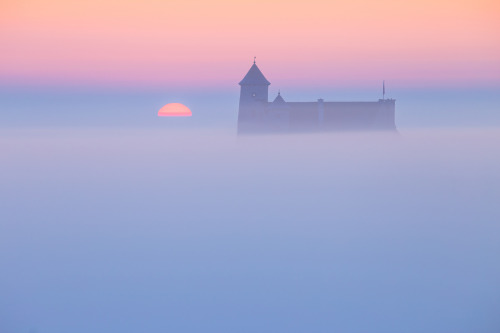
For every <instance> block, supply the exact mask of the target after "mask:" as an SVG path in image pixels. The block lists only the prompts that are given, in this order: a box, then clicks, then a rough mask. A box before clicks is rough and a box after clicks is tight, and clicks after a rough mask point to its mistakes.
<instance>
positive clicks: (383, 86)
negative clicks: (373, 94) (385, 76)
mask: <svg viewBox="0 0 500 333" xmlns="http://www.w3.org/2000/svg"><path fill="white" fill-rule="evenodd" d="M382 100H385V80H384V81H382Z"/></svg>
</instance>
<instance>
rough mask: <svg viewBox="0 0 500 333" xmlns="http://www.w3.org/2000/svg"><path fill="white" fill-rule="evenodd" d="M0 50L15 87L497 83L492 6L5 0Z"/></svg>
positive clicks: (497, 11) (498, 32)
mask: <svg viewBox="0 0 500 333" xmlns="http://www.w3.org/2000/svg"><path fill="white" fill-rule="evenodd" d="M0 41H1V44H0V48H1V49H0V51H1V52H0V54H1V56H0V57H1V62H0V80H1V81H3V82H15V83H17V84H19V83H20V84H28V83H29V84H72V85H89V84H96V85H118V86H120V85H126V86H134V85H137V86H165V85H166V86H202V87H205V86H213V85H221V86H232V85H234V84H236V83H237V82H238V81H239V80H240V79H241V78H242V77H243V76H244V74H245V73H246V71H247V70H248V69H249V67H250V65H251V62H252V59H253V56H254V55H255V56H257V63H258V65H259V66H260V68H261V69H262V70H263V72H264V74H265V75H266V76H267V77H268V78H269V80H270V81H271V82H272V83H276V84H281V85H332V86H343V85H347V86H351V85H367V84H373V83H374V82H379V81H380V80H382V79H385V80H389V81H391V82H394V83H397V84H398V85H404V86H418V85H428V84H430V85H438V86H443V85H444V86H448V85H452V86H453V85H480V86H494V85H498V84H500V3H499V2H498V1H496V0H495V1H493V0H491V1H490V0H476V1H472V0H469V1H460V0H453V1H452V0H443V1H439V0H435V1H430V0H421V1H418V2H417V1H390V0H380V1H367V0H366V1H362V0H350V1H335V0H333V1H325V0H309V1H302V0H301V1H297V0H288V1H282V0H279V1H272V0H271V1H263V0H253V1H230V0H214V1H200V0H198V1H196V0H184V1H168V0H167V1H165V0H162V1H160V0H144V1H131V0H124V1H116V0H113V1H96V0H88V1H62V0H58V1H51V0H48V1H38V0H7V1H6V2H5V1H2V4H0Z"/></svg>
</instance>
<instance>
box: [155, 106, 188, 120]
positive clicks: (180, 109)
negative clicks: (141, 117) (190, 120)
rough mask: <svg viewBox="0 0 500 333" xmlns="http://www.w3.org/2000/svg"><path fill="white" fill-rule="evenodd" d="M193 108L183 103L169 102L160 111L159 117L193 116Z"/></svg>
mask: <svg viewBox="0 0 500 333" xmlns="http://www.w3.org/2000/svg"><path fill="white" fill-rule="evenodd" d="M191 115H192V113H191V110H189V108H188V107H187V106H185V105H184V104H181V103H169V104H167V105H165V106H164V107H162V108H161V109H160V111H158V117H191Z"/></svg>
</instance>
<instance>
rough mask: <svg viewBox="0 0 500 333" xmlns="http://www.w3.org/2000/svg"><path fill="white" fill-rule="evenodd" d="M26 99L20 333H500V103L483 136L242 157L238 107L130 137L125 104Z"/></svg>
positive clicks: (3, 271)
mask: <svg viewBox="0 0 500 333" xmlns="http://www.w3.org/2000/svg"><path fill="white" fill-rule="evenodd" d="M9 96H10V97H8V98H4V99H3V101H2V102H0V106H2V108H3V109H2V110H1V112H0V119H3V125H2V126H0V127H1V128H0V152H1V157H0V170H1V173H0V184H1V186H0V208H1V209H0V332H2V333H4V332H5V333H35V332H36V333H68V332H71V333H89V332H92V333H101V332H102V333H110V332H120V333H138V332H173V333H187V332H189V333H191V332H216V333H226V332H227V333H229V332H231V333H233V332H241V333H271V332H273V333H275V332H283V333H295V332H297V333H303V332H308V333H331V332H342V333H372V332H373V333H379V332H380V333H401V332H408V333H498V332H499V331H500V315H499V314H500V259H499V258H500V222H499V221H500V204H499V202H500V172H499V170H500V154H499V151H500V149H499V146H500V127H499V126H496V123H495V121H493V120H494V119H498V118H495V116H493V115H492V114H493V113H492V112H491V110H493V109H494V108H495V107H497V106H498V105H500V104H498V103H496V100H495V101H494V102H493V103H490V104H488V105H484V108H482V109H481V108H479V109H470V111H469V113H466V114H467V117H470V118H472V117H473V116H472V114H473V113H475V114H476V115H477V114H480V115H483V117H482V118H481V117H480V120H481V119H482V121H483V122H484V124H481V121H479V122H477V123H475V124H474V126H459V123H458V122H455V123H453V124H452V125H454V126H447V127H444V126H443V127H439V126H437V125H435V126H419V125H421V124H418V122H416V121H415V122H412V120H411V119H412V117H414V118H415V119H418V117H417V116H416V115H414V114H413V113H412V115H411V116H408V115H407V116H405V113H406V114H408V113H410V112H409V111H408V110H409V109H408V108H403V107H402V108H401V114H402V115H401V118H399V121H400V123H399V124H398V126H399V133H392V134H382V133H330V134H326V133H325V134H302V135H280V136H274V135H265V136H258V137H252V136H247V137H237V136H236V135H235V123H234V120H235V119H236V117H235V116H234V111H231V109H228V108H226V107H223V106H224V105H226V106H228V107H229V106H231V105H232V104H235V103H234V101H233V100H229V101H226V100H221V101H215V102H213V104H210V105H211V106H212V109H210V110H213V111H207V113H209V112H213V113H212V114H213V118H214V119H216V120H213V119H210V117H208V116H207V115H206V114H205V115H203V116H201V118H196V116H195V115H196V114H197V113H198V114H199V113H201V112H202V111H204V109H203V108H201V107H200V108H196V107H191V109H192V110H193V115H194V116H193V118H185V119H179V118H176V119H172V118H169V119H164V118H163V119H159V118H156V117H151V119H149V118H148V120H147V121H146V120H143V122H141V121H140V119H141V118H140V117H138V115H139V114H146V112H152V113H153V114H154V113H155V112H156V109H155V110H153V106H154V105H153V104H155V103H157V102H158V103H159V101H155V102H151V101H149V102H148V103H149V104H150V105H148V106H147V107H141V106H140V105H141V103H139V102H137V104H133V103H132V104H129V105H128V107H129V108H130V109H126V108H125V110H135V111H134V112H135V113H134V116H131V115H130V112H132V111H130V112H129V113H127V112H125V111H123V112H124V114H123V117H122V118H119V120H117V121H116V122H113V119H114V118H113V117H101V115H102V114H111V113H112V114H114V115H115V116H116V114H117V113H119V112H118V109H115V107H116V105H124V104H126V103H124V102H120V101H115V100H114V99H113V98H112V97H106V98H103V99H102V100H99V99H96V98H95V99H93V100H91V101H86V102H85V103H87V104H85V105H82V104H81V103H76V102H75V100H74V99H72V98H71V97H67V98H69V101H71V103H74V105H75V106H74V107H70V106H69V105H68V104H65V103H67V102H64V101H61V100H59V99H57V98H55V99H54V101H53V104H50V103H49V102H48V101H47V96H45V97H43V96H38V95H37V96H38V97H36V96H35V95H30V96H31V98H33V100H31V102H29V101H26V100H25V99H21V98H19V99H17V100H16V99H15V96H14V95H9ZM33 96H35V97H33ZM4 97H5V96H4ZM36 98H40V99H42V100H43V98H45V100H43V103H41V102H40V103H41V104H39V106H38V107H37V108H35V107H34V106H35V104H36V103H35V102H34V100H35V99H36ZM124 99H125V100H127V97H124ZM128 100H129V101H131V100H132V99H130V98H129V99H128ZM144 100H146V99H144ZM106 101H107V102H106ZM236 102H237V101H236ZM2 103H3V104H2ZM47 103H49V104H47ZM58 103H59V104H58ZM82 103H83V102H82ZM88 103H90V104H92V105H90V106H89V104H88ZM113 103H115V104H113ZM217 103H220V104H217ZM402 103H403V105H404V102H402ZM426 103H427V104H428V105H431V104H432V102H431V100H430V99H429V100H427V102H426ZM441 103H444V102H442V101H441ZM450 103H451V102H450ZM146 104H147V103H146ZM236 104H237V103H236ZM444 104H446V103H444ZM30 105H31V106H32V108H31V109H30V107H29V106H30ZM446 105H447V106H448V107H449V108H448V109H441V110H440V112H441V115H443V114H446V112H448V113H449V114H452V113H453V111H454V110H455V109H454V108H453V107H450V106H451V105H452V104H446ZM453 105H455V104H453ZM457 105H458V104H457ZM465 106H469V107H470V105H469V104H467V103H466V104H465ZM465 106H463V105H462V109H460V110H462V112H465V111H463V110H464V109H463V108H464V107H465ZM217 108H219V109H217ZM457 108H459V106H457ZM6 110H7V111H6ZM51 110H53V112H52V113H51ZM139 110H142V111H139ZM485 110H486V111H485ZM63 111H64V112H66V113H67V114H64V115H62V114H63ZM111 111H112V112H111ZM9 112H10V113H9ZM36 112H45V113H46V114H47V115H48V116H47V117H48V118H49V119H54V120H53V122H50V121H49V120H47V119H44V118H43V117H42V116H40V114H36ZM141 112H144V113H141ZM217 112H218V113H217ZM398 112H399V109H398ZM426 112H427V113H426ZM132 113H133V112H132ZM422 113H423V114H427V115H429V114H430V112H429V110H428V109H425V110H422ZM486 114H489V115H490V116H491V117H490V118H488V117H487V116H485V115H486ZM58 115H59V116H58ZM23 117H24V118H23ZM31 117H34V118H31ZM50 117H52V118H50ZM64 117H66V118H64ZM78 117H81V119H82V121H81V123H79V122H78V121H75V119H78ZM127 117H130V118H127ZM134 117H135V118H134ZM22 119H25V122H23V121H22ZM61 119H63V120H64V121H59V120H61ZM103 119H106V121H104V120H103ZM124 119H129V121H128V122H126V123H125V122H124ZM130 119H137V124H136V126H134V121H131V120H130ZM200 119H205V122H204V121H201V120H200ZM217 119H218V120H217ZM433 119H437V118H432V116H431V117H429V116H428V117H427V118H425V117H424V116H422V119H420V120H419V121H420V122H421V123H432V120H433ZM451 119H455V120H456V118H453V117H451ZM467 119H468V118H467ZM488 119H489V120H490V121H488ZM212 120H213V122H211V121H212ZM189 121H192V123H190V122H189ZM401 121H402V123H401ZM442 121H443V119H441V120H440V122H442ZM405 122H406V123H405ZM436 123H439V122H436ZM191 124H194V125H191ZM405 124H406V126H405Z"/></svg>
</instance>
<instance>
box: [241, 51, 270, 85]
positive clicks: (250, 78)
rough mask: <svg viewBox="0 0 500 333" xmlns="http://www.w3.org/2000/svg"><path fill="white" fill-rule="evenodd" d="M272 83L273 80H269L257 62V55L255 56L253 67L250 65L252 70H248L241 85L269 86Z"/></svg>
mask: <svg viewBox="0 0 500 333" xmlns="http://www.w3.org/2000/svg"><path fill="white" fill-rule="evenodd" d="M270 84H271V82H269V81H267V79H266V78H265V76H264V74H262V72H261V71H260V69H259V67H257V64H256V63H255V57H254V63H253V65H252V67H250V70H249V71H248V73H247V75H245V77H244V78H243V80H241V82H240V86H241V85H265V86H268V85H270Z"/></svg>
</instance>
